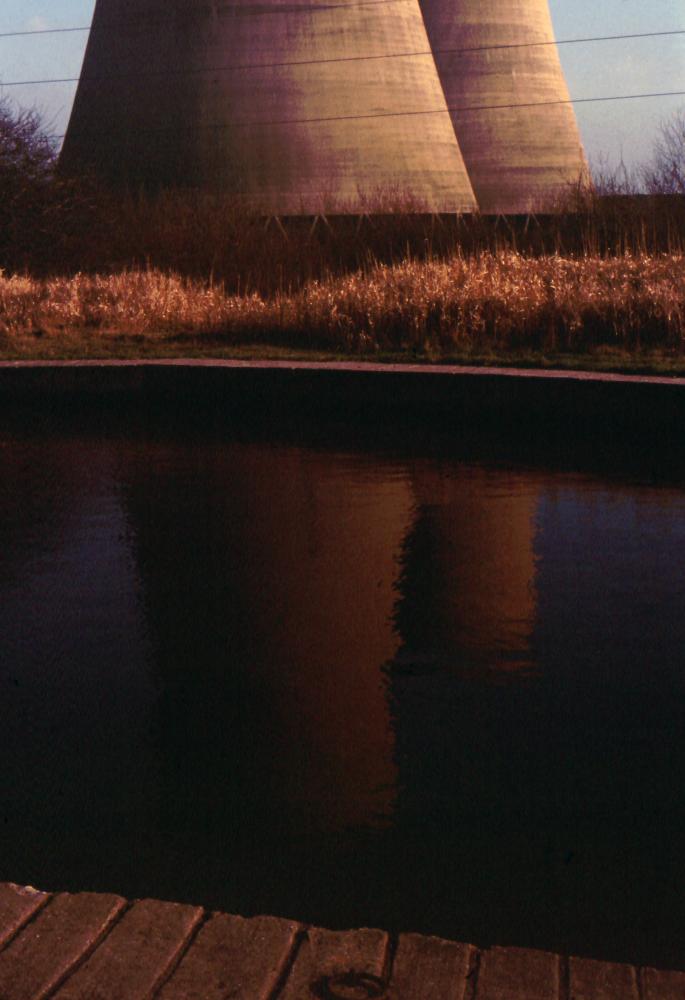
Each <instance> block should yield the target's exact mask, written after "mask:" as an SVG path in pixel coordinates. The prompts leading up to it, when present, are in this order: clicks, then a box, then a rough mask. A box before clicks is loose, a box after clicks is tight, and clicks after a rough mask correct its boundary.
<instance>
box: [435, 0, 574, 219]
mask: <svg viewBox="0 0 685 1000" xmlns="http://www.w3.org/2000/svg"><path fill="white" fill-rule="evenodd" d="M420 2H421V8H422V10H423V15H424V21H425V24H426V28H427V31H428V36H429V38H430V42H431V45H432V46H433V51H434V56H435V62H436V65H437V68H438V72H439V74H440V79H441V81H442V85H443V90H444V93H445V97H446V99H447V104H448V105H449V107H450V111H451V115H452V120H453V122H454V128H455V131H456V134H457V137H458V139H459V145H460V147H461V151H462V154H463V156H464V160H465V161H466V166H467V169H468V172H469V176H470V178H471V183H472V184H473V189H474V192H475V195H476V198H477V200H478V204H479V207H480V210H481V211H482V212H484V213H486V214H495V213H503V214H505V213H511V214H514V213H527V212H530V211H541V210H545V209H553V208H554V206H555V203H558V199H559V196H560V194H561V195H563V193H564V191H565V190H568V186H569V185H570V184H573V183H576V182H577V181H578V179H579V177H580V175H581V174H582V173H584V171H585V158H584V154H583V150H582V145H581V140H580V135H579V132H578V126H577V124H576V118H575V114H574V111H573V107H572V106H571V105H570V104H562V103H556V102H562V101H568V98H569V93H568V88H567V86H566V82H565V79H564V75H563V71H562V68H561V63H560V61H559V54H558V51H557V47H556V45H555V44H554V29H553V26H552V19H551V16H550V12H549V6H548V2H547V0H420ZM493 105H494V107H493ZM498 105H499V107H498ZM507 105H523V106H520V107H507ZM536 105H538V106H536ZM484 108H487V109H488V110H483V109H484Z"/></svg>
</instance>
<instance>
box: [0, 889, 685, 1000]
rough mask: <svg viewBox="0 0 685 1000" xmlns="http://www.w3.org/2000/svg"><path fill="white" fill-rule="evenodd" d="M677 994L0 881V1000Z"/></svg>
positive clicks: (650, 979)
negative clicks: (43, 889) (1, 882)
mask: <svg viewBox="0 0 685 1000" xmlns="http://www.w3.org/2000/svg"><path fill="white" fill-rule="evenodd" d="M47 998H55V1000H152V998H155V1000H157V998H158V1000H370V998H377V1000H683V998H685V973H683V972H664V971H658V970H656V969H644V968H639V969H638V968H635V967H634V966H631V965H615V964H610V963H606V962H596V961H592V960H589V959H580V958H568V957H566V956H561V955H553V954H550V953H548V952H542V951H530V950H525V949H517V948H489V949H485V950H482V949H479V948H475V947H473V946H472V945H468V944H459V943H457V942H453V941H443V940H441V939H439V938H434V937H422V936H420V935H417V934H400V935H399V937H397V938H395V937H394V936H392V935H389V934H386V933H385V932H384V931H379V930H369V929H364V930H356V931H327V930H322V929H320V928H317V927H308V926H305V925H302V924H299V923H296V922H294V921H289V920H280V919H277V918H275V917H254V918H251V919H247V920H246V919H244V918H242V917H235V916H228V915H227V914H223V913H209V912H207V911H205V910H203V909H202V908H201V907H197V906H187V905H182V904H180V903H163V902H157V901H154V900H149V899H145V900H139V901H136V902H133V903H130V902H127V901H126V900H125V899H122V898H121V897H120V896H115V895H105V894H99V893H87V892H84V893H79V894H77V895H70V894H68V893H56V894H50V893H45V892H40V891H38V890H36V889H33V888H29V887H23V886H17V885H12V884H0V1000H47Z"/></svg>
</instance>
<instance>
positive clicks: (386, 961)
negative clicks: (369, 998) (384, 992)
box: [381, 934, 400, 987]
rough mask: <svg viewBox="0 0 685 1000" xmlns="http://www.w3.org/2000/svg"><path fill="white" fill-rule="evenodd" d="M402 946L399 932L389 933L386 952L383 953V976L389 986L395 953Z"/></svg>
mask: <svg viewBox="0 0 685 1000" xmlns="http://www.w3.org/2000/svg"><path fill="white" fill-rule="evenodd" d="M399 946H400V939H399V936H398V935H397V934H388V935H387V936H386V940H385V954H384V955H383V965H382V971H381V976H382V978H383V981H384V982H385V983H386V985H387V986H388V987H389V986H390V982H391V980H392V972H393V968H394V966H395V955H396V954H397V949H398V948H399Z"/></svg>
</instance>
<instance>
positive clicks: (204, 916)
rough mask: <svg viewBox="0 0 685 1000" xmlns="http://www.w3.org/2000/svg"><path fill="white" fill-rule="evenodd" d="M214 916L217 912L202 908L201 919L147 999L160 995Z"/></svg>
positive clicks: (192, 928)
mask: <svg viewBox="0 0 685 1000" xmlns="http://www.w3.org/2000/svg"><path fill="white" fill-rule="evenodd" d="M213 916H215V914H214V913H212V912H210V911H209V910H205V909H202V910H201V911H200V916H199V919H198V920H197V921H196V922H195V923H194V924H193V926H192V927H191V929H190V933H189V934H188V936H187V938H186V940H185V941H184V942H183V945H182V946H181V947H180V948H179V949H178V951H177V952H176V954H175V955H174V956H173V958H172V959H171V961H170V962H169V964H168V965H167V967H166V969H165V970H164V972H163V973H162V974H161V975H160V976H158V977H157V982H156V983H155V984H154V985H153V987H152V989H151V990H150V992H149V993H148V995H147V1000H154V997H156V996H159V994H160V992H161V991H162V990H163V989H164V987H165V986H166V984H167V983H168V982H169V980H170V979H171V977H172V976H173V974H174V973H175V972H176V969H178V967H179V965H180V964H181V962H182V961H183V959H184V958H185V957H186V955H187V954H188V952H189V951H190V949H191V948H192V946H193V944H194V943H195V940H196V938H197V936H198V934H199V933H200V931H201V930H202V928H203V927H204V926H205V924H207V923H209V921H210V920H211V918H212V917H213Z"/></svg>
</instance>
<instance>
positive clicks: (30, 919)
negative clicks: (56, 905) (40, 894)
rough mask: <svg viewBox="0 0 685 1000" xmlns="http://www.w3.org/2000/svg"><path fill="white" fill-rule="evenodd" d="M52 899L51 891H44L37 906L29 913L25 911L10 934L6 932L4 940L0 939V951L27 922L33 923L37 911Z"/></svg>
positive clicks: (24, 927)
mask: <svg viewBox="0 0 685 1000" xmlns="http://www.w3.org/2000/svg"><path fill="white" fill-rule="evenodd" d="M52 899H53V895H52V893H46V894H45V898H44V899H43V900H42V901H41V902H39V903H38V906H36V908H35V909H34V910H31V911H30V913H27V914H26V915H25V916H24V917H23V918H22V919H21V920H20V921H19V923H18V924H17V926H16V927H15V928H14V930H13V931H12V932H11V934H8V935H7V937H6V938H5V940H4V941H0V952H1V951H4V950H5V948H7V947H8V945H10V944H11V943H12V942H13V941H14V940H15V939H16V938H18V937H19V935H20V934H21V932H22V931H23V930H25V929H26V928H27V927H28V926H29V924H31V923H33V921H34V920H35V919H36V917H37V916H38V914H39V913H42V912H43V910H44V909H45V907H46V906H47V905H48V903H50V902H51V900H52Z"/></svg>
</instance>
